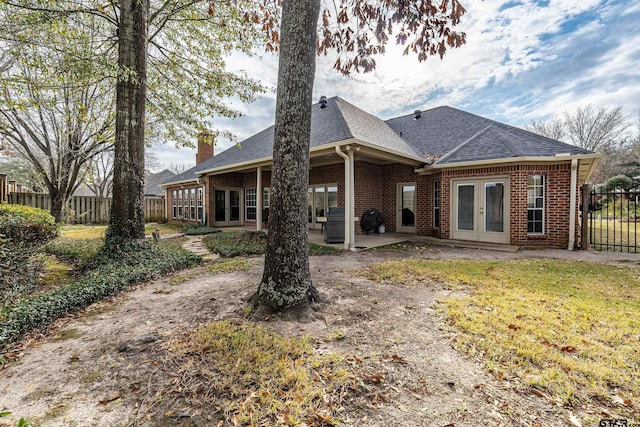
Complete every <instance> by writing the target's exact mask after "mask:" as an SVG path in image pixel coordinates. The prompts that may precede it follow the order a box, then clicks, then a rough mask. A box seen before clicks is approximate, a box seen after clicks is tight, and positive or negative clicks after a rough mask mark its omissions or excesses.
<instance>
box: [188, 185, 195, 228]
mask: <svg viewBox="0 0 640 427" xmlns="http://www.w3.org/2000/svg"><path fill="white" fill-rule="evenodd" d="M189 219H191V220H193V221H195V220H196V189H195V188H192V189H190V190H189Z"/></svg>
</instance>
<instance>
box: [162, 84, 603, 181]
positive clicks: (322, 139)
mask: <svg viewBox="0 0 640 427" xmlns="http://www.w3.org/2000/svg"><path fill="white" fill-rule="evenodd" d="M418 116H419V117H416V114H415V113H414V114H409V115H405V116H401V117H396V118H393V119H389V120H387V121H383V120H381V119H379V118H377V117H375V116H373V115H371V114H369V113H367V112H366V111H363V110H362V109H360V108H358V107H356V106H354V105H353V104H350V103H349V102H347V101H345V100H344V99H342V98H340V97H333V98H329V99H327V102H326V106H325V107H324V108H321V107H320V104H319V103H317V104H314V105H313V106H312V114H311V148H312V149H313V148H315V147H321V146H323V145H331V144H335V143H339V142H340V141H347V140H353V139H355V140H357V141H358V142H360V143H362V144H363V145H367V146H369V147H372V148H377V149H379V150H383V151H386V152H390V153H393V154H397V155H400V156H403V157H406V158H408V159H412V160H414V161H415V160H421V161H423V162H424V163H425V164H432V162H434V163H433V164H436V165H437V164H440V165H445V164H455V163H462V162H470V161H481V160H493V159H495V160H497V159H505V158H517V157H520V158H521V157H540V156H542V157H551V156H554V155H556V154H560V153H568V154H591V153H592V152H591V151H588V150H584V149H581V148H579V147H576V146H573V145H569V144H565V143H562V142H559V141H555V140H552V139H549V138H545V137H543V136H540V135H537V134H534V133H531V132H528V131H525V130H523V129H519V128H516V127H513V126H509V125H506V124H503V123H500V122H496V121H494V120H490V119H487V118H484V117H481V116H478V115H475V114H471V113H467V112H466V111H462V110H458V109H455V108H452V107H436V108H433V109H430V110H426V111H424V112H421V113H420V114H418ZM273 129H274V127H273V126H270V127H268V128H267V129H264V130H262V131H261V132H258V133H257V134H255V135H253V136H251V137H249V138H247V139H246V140H244V141H242V143H240V144H239V145H238V146H234V147H231V148H229V149H227V150H225V151H223V152H222V153H220V154H218V155H216V156H214V157H212V158H210V159H208V160H206V161H204V162H202V163H200V164H199V165H197V166H195V167H193V168H191V169H189V170H187V171H186V172H184V173H182V174H180V175H178V176H176V177H174V178H172V179H170V180H168V181H166V182H165V183H164V184H170V183H178V182H185V181H190V180H194V179H197V178H198V176H199V175H201V174H203V173H206V172H208V171H215V170H223V169H225V168H227V167H232V166H234V165H237V164H240V163H251V162H254V161H263V160H269V159H271V156H272V152H273ZM433 159H435V161H434V160H433Z"/></svg>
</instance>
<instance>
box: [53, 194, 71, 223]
mask: <svg viewBox="0 0 640 427" xmlns="http://www.w3.org/2000/svg"><path fill="white" fill-rule="evenodd" d="M49 195H50V196H51V209H50V210H49V212H50V213H51V216H52V217H53V219H55V220H56V222H57V223H59V224H60V223H62V220H63V219H64V211H65V208H66V206H65V205H66V204H67V200H66V198H65V197H64V195H63V194H62V193H61V192H60V191H58V190H54V191H49Z"/></svg>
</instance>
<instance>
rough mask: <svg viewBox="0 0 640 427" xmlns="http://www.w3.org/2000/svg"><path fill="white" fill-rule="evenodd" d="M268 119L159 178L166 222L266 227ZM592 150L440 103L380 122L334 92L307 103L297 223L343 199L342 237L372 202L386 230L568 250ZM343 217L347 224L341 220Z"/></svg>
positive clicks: (354, 229) (317, 220) (201, 149)
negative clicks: (302, 199)
mask: <svg viewBox="0 0 640 427" xmlns="http://www.w3.org/2000/svg"><path fill="white" fill-rule="evenodd" d="M272 147H273V126H271V127H269V128H267V129H265V130H263V131H261V132H259V133H257V134H255V135H253V136H251V137H250V138H248V139H246V140H245V141H243V142H242V143H241V144H240V145H238V146H234V147H232V148H230V149H228V150H226V151H224V152H222V153H220V154H219V155H216V156H214V155H213V146H212V145H209V144H203V143H202V141H199V143H198V155H197V156H196V159H197V161H196V163H197V164H196V166H195V167H194V168H192V169H190V170H188V171H186V172H184V173H183V174H181V175H178V176H176V177H174V178H172V179H171V180H169V181H167V182H165V183H163V184H162V186H163V187H164V188H165V189H166V191H167V202H168V210H167V212H168V217H169V218H168V220H169V221H180V220H189V221H202V222H206V223H207V224H208V225H210V226H215V227H225V226H244V227H251V228H256V229H259V230H260V229H262V228H263V227H264V226H265V224H268V207H269V198H270V177H271V172H270V170H271V164H272V160H271V157H272ZM599 158H600V155H599V154H596V153H593V152H591V151H588V150H584V149H581V148H579V147H576V146H573V145H568V144H564V143H562V142H559V141H555V140H551V139H549V138H545V137H542V136H539V135H536V134H533V133H530V132H527V131H525V130H522V129H519V128H516V127H512V126H509V125H505V124H503V123H499V122H496V121H493V120H489V119H486V118H484V117H480V116H477V115H474V114H471V113H467V112H465V111H462V110H458V109H455V108H451V107H437V108H433V109H430V110H427V111H419V110H418V111H415V112H414V113H413V114H409V115H405V116H401V117H397V118H393V119H390V120H386V121H384V120H381V119H379V118H377V117H375V116H373V115H371V114H369V113H367V112H365V111H363V110H361V109H360V108H358V107H356V106H354V105H352V104H350V103H348V102H346V101H345V100H343V99H341V98H339V97H333V98H329V99H327V98H325V97H322V98H321V100H320V102H319V103H318V104H314V105H313V114H312V125H311V148H310V165H311V170H310V172H309V197H308V199H309V210H308V222H309V228H311V229H319V228H320V227H321V221H322V220H324V218H325V217H326V215H327V210H328V209H329V208H331V207H344V208H345V215H346V221H345V246H348V247H350V248H353V247H355V234H358V233H360V232H361V230H360V226H359V224H358V217H359V216H360V215H361V214H362V213H363V212H366V211H367V210H370V209H372V208H376V209H378V210H379V211H380V212H381V213H382V215H383V218H384V221H385V228H386V231H387V232H391V233H409V234H416V235H423V236H433V237H437V238H440V239H455V240H471V241H480V242H493V243H502V244H510V245H517V246H523V247H565V248H569V249H573V248H574V247H576V246H577V244H578V238H579V224H578V219H579V218H578V217H579V210H578V206H580V204H579V200H578V199H579V196H580V195H579V191H578V189H579V186H580V185H581V184H584V183H585V182H586V181H587V180H588V179H589V177H590V175H591V173H592V172H593V170H594V168H595V166H596V164H597V163H598V160H599ZM350 225H351V226H350Z"/></svg>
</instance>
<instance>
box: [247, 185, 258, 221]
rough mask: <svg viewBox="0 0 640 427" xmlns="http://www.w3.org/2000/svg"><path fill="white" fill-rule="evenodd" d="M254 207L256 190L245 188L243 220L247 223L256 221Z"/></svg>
mask: <svg viewBox="0 0 640 427" xmlns="http://www.w3.org/2000/svg"><path fill="white" fill-rule="evenodd" d="M256 207H257V199H256V189H255V188H247V189H246V190H244V209H245V213H244V219H246V220H247V221H255V220H256Z"/></svg>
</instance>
